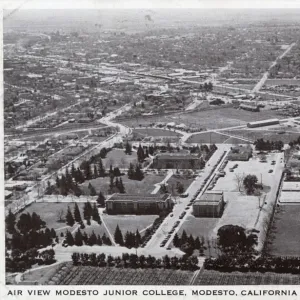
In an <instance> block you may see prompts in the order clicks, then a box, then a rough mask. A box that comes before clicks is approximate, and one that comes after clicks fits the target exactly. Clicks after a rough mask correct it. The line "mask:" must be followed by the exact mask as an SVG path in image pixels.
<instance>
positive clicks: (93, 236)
mask: <svg viewBox="0 0 300 300" xmlns="http://www.w3.org/2000/svg"><path fill="white" fill-rule="evenodd" d="M88 244H89V245H90V246H93V245H96V244H97V236H96V234H95V232H94V230H93V231H92V234H91V235H90V237H89V239H88Z"/></svg>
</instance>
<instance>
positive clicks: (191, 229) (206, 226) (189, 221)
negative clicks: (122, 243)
mask: <svg viewBox="0 0 300 300" xmlns="http://www.w3.org/2000/svg"><path fill="white" fill-rule="evenodd" d="M218 220H219V219H218V218H196V217H194V216H193V215H190V216H188V217H187V218H186V220H185V221H184V223H183V225H182V226H181V227H180V229H179V231H178V233H179V235H181V233H182V231H183V230H185V231H186V233H187V234H188V235H190V234H191V235H192V236H194V237H204V238H205V239H206V238H207V237H208V238H209V237H210V236H211V233H212V231H213V229H214V228H215V226H216V224H217V222H218Z"/></svg>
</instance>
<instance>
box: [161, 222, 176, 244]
mask: <svg viewBox="0 0 300 300" xmlns="http://www.w3.org/2000/svg"><path fill="white" fill-rule="evenodd" d="M179 223H180V221H176V222H175V224H174V225H173V227H172V229H171V230H170V231H169V232H168V235H167V236H166V237H165V239H164V240H163V241H162V242H161V244H160V247H164V246H165V244H166V243H167V241H168V240H169V239H170V237H171V235H172V233H174V231H175V229H176V228H177V227H178V225H179ZM170 249H171V247H168V248H167V250H170Z"/></svg>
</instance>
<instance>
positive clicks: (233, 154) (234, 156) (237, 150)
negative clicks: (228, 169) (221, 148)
mask: <svg viewBox="0 0 300 300" xmlns="http://www.w3.org/2000/svg"><path fill="white" fill-rule="evenodd" d="M250 157H252V148H251V146H250V145H249V146H246V147H245V146H236V147H232V148H231V149H230V152H229V153H228V155H227V158H228V160H233V161H235V160H240V161H248V160H249V159H250Z"/></svg>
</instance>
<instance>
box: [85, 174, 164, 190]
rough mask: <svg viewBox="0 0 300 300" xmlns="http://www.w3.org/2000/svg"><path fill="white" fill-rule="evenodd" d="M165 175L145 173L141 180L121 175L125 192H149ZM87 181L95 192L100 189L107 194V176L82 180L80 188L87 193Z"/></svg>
mask: <svg viewBox="0 0 300 300" xmlns="http://www.w3.org/2000/svg"><path fill="white" fill-rule="evenodd" d="M164 177H165V176H163V175H154V174H148V175H145V178H144V179H143V180H142V181H137V180H131V179H128V176H127V175H124V176H122V180H123V185H124V187H125V192H126V194H150V193H151V192H152V191H153V190H154V189H155V186H154V184H156V183H159V182H161V181H162V180H163V179H164ZM89 182H90V183H91V184H92V185H93V186H94V188H95V189H96V192H97V194H98V193H99V191H100V190H101V191H102V193H104V194H109V193H110V189H109V183H110V179H109V177H104V178H96V179H92V180H90V181H86V182H84V183H83V184H82V185H81V186H80V188H81V189H82V191H83V193H85V194H87V195H88V194H89V188H88V185H89Z"/></svg>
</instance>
